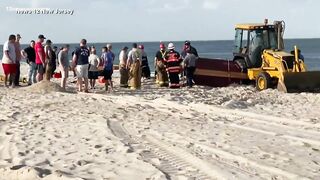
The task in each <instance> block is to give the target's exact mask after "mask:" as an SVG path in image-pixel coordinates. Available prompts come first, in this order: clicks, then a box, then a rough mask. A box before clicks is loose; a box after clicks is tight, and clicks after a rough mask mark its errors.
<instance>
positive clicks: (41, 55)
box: [37, 49, 45, 65]
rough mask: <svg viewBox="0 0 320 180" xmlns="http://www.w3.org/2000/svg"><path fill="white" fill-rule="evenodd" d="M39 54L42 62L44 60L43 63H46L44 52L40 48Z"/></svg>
mask: <svg viewBox="0 0 320 180" xmlns="http://www.w3.org/2000/svg"><path fill="white" fill-rule="evenodd" d="M37 53H38V55H39V57H40V60H41V62H42V64H43V65H44V63H45V60H44V58H43V55H44V54H43V52H42V51H41V49H38V52H37Z"/></svg>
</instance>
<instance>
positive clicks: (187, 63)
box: [183, 50, 198, 88]
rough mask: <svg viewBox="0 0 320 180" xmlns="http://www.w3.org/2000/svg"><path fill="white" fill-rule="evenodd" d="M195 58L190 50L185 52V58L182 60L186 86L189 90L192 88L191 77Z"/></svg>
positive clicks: (194, 66)
mask: <svg viewBox="0 0 320 180" xmlns="http://www.w3.org/2000/svg"><path fill="white" fill-rule="evenodd" d="M197 59H198V58H197V56H196V55H194V54H193V53H192V52H191V50H189V51H187V56H186V57H185V58H184V60H183V64H184V67H185V68H186V76H187V85H188V87H189V88H191V87H192V86H193V75H194V72H195V70H196V60H197Z"/></svg>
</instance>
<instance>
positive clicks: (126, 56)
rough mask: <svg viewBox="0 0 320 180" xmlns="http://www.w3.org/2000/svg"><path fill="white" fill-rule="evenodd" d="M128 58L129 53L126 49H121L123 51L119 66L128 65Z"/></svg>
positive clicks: (120, 55)
mask: <svg viewBox="0 0 320 180" xmlns="http://www.w3.org/2000/svg"><path fill="white" fill-rule="evenodd" d="M127 59H128V54H127V52H126V50H121V52H120V54H119V66H120V67H126V65H127Z"/></svg>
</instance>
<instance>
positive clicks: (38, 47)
mask: <svg viewBox="0 0 320 180" xmlns="http://www.w3.org/2000/svg"><path fill="white" fill-rule="evenodd" d="M20 39H21V36H20V35H19V34H17V35H10V36H9V38H8V41H6V42H5V43H4V46H3V58H2V67H3V70H4V76H5V78H4V84H5V86H6V87H10V86H11V87H12V88H14V87H15V86H20V84H19V81H20V61H21V60H22V58H24V59H25V60H26V62H27V63H28V65H29V72H28V80H27V82H28V85H32V84H34V83H38V82H41V81H42V80H46V81H50V79H51V78H52V77H53V76H54V75H55V72H59V73H58V74H59V75H60V78H61V87H62V88H64V89H66V84H67V79H68V77H69V71H73V73H74V76H76V77H77V90H78V91H79V92H82V91H83V92H86V93H88V92H89V85H90V88H91V89H95V86H96V81H97V79H99V77H103V79H102V82H104V83H105V90H106V91H108V92H111V91H113V81H112V74H113V70H114V60H115V57H116V56H115V54H114V53H113V50H112V45H111V44H107V45H106V46H105V47H102V49H101V52H102V55H101V56H100V57H99V56H98V55H97V49H96V48H95V47H94V46H91V47H88V46H87V41H86V40H85V39H82V40H81V41H80V46H79V47H78V48H76V49H75V50H74V51H73V52H72V60H71V62H70V60H69V59H68V57H69V50H70V46H69V45H68V44H66V45H64V46H63V47H61V48H60V49H59V50H58V48H57V47H56V46H52V41H51V40H46V37H45V36H44V35H39V36H38V39H37V41H34V40H31V42H30V45H29V47H27V48H25V49H21V45H20ZM45 40H46V41H45ZM197 58H198V53H197V50H196V49H195V48H194V47H192V46H191V43H190V41H185V43H184V48H183V51H182V52H181V53H179V52H177V51H176V50H175V46H174V44H173V43H169V44H168V48H166V45H165V44H164V43H160V50H159V51H158V52H157V53H156V55H155V60H154V62H155V63H154V66H155V79H156V83H157V84H158V85H159V86H167V87H170V88H180V87H181V82H180V77H182V76H186V77H187V86H188V87H192V85H193V74H194V71H195V62H196V60H197ZM119 72H120V87H123V88H128V87H129V88H130V89H133V90H135V89H140V88H141V79H142V78H146V79H150V74H151V72H150V68H149V63H148V56H147V53H146V52H145V51H144V45H139V46H138V44H137V43H133V44H132V49H131V50H129V48H128V47H123V48H122V50H121V51H120V54H119Z"/></svg>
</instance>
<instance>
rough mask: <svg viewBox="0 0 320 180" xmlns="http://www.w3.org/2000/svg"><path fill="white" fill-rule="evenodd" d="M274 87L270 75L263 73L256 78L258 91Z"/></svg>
mask: <svg viewBox="0 0 320 180" xmlns="http://www.w3.org/2000/svg"><path fill="white" fill-rule="evenodd" d="M271 87H272V80H271V77H270V75H269V74H268V73H266V72H261V73H260V74H259V75H258V77H257V78H256V88H257V90H258V91H263V90H265V89H268V88H271Z"/></svg>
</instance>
